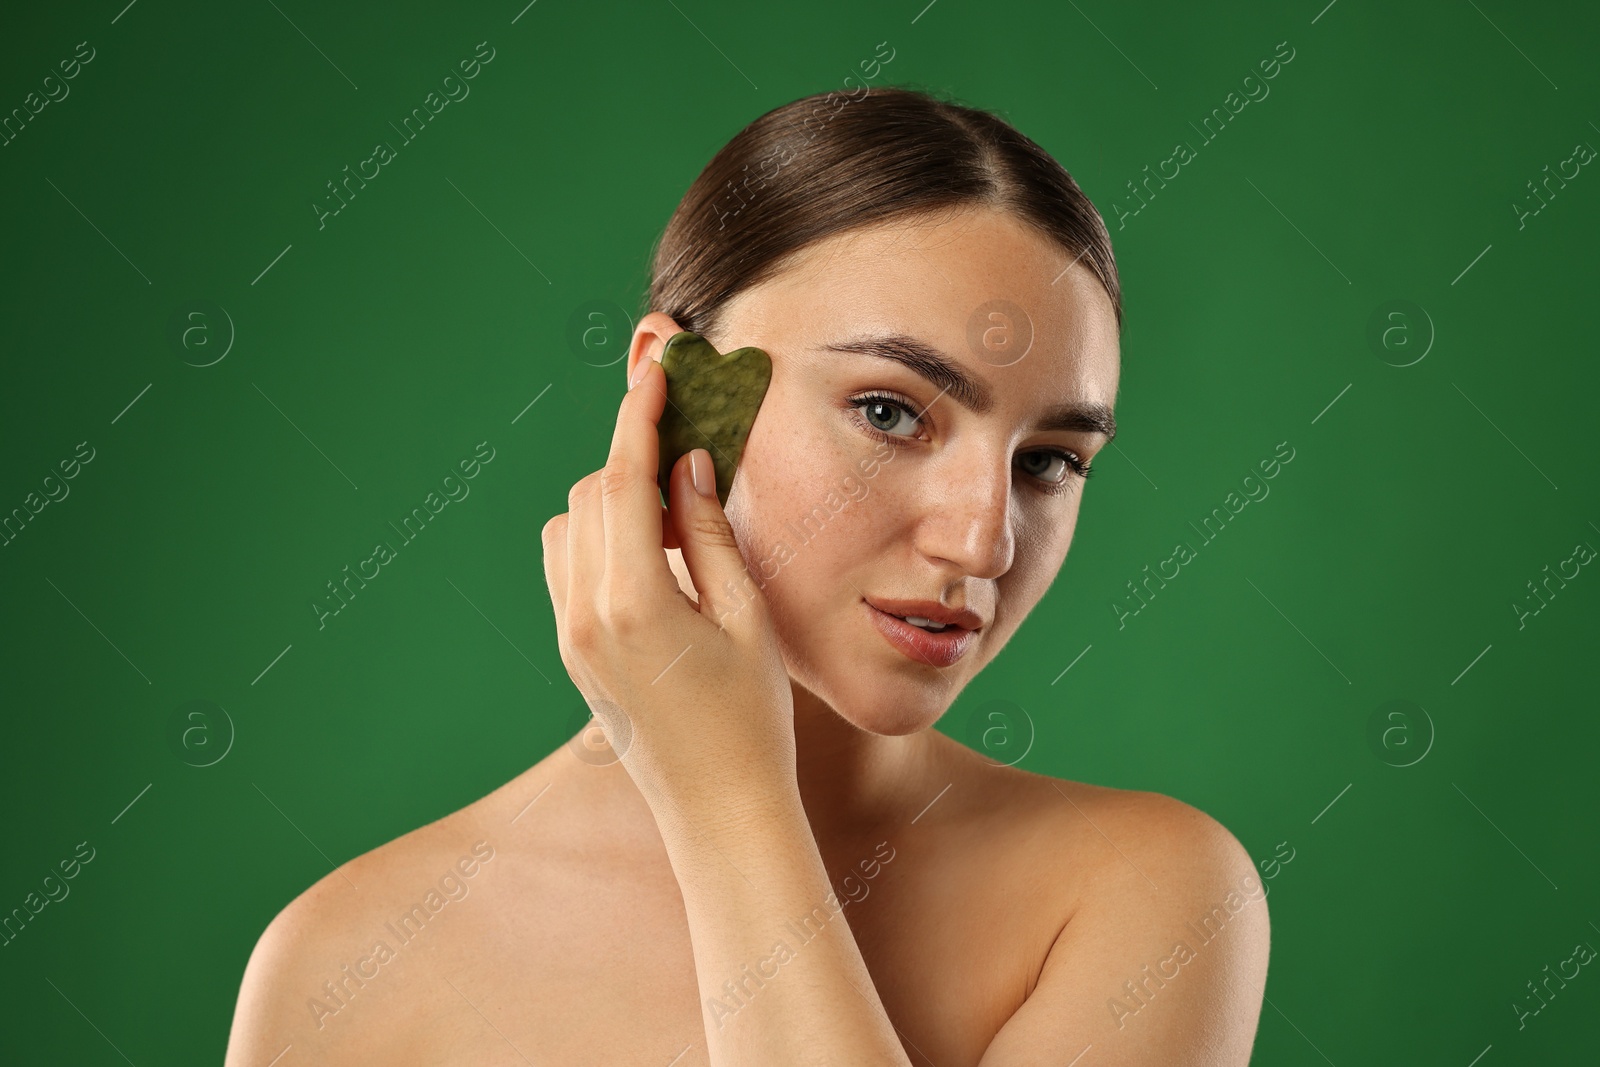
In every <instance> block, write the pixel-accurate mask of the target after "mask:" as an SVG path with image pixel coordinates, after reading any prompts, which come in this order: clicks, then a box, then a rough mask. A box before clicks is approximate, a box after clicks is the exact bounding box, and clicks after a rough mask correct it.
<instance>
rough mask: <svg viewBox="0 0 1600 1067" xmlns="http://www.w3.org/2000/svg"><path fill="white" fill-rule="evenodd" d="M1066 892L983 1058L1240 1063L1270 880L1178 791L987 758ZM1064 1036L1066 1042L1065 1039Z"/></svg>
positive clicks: (1255, 1016)
mask: <svg viewBox="0 0 1600 1067" xmlns="http://www.w3.org/2000/svg"><path fill="white" fill-rule="evenodd" d="M994 770H996V771H997V772H1003V777H996V778H995V779H994V780H993V783H992V788H995V789H997V790H1003V791H1004V793H1005V794H1006V795H1007V796H1008V797H1009V798H1010V805H1009V806H1010V810H1012V811H1013V812H1017V813H1019V814H1020V821H1021V822H1023V823H1024V824H1026V825H1028V826H1030V827H1031V832H1030V840H1031V841H1032V842H1033V851H1034V852H1036V853H1037V855H1038V856H1039V862H1041V863H1043V864H1045V865H1046V866H1048V867H1051V868H1052V869H1053V870H1055V871H1056V872H1057V873H1058V876H1059V877H1060V878H1061V879H1062V880H1063V882H1064V883H1065V884H1070V885H1071V887H1072V889H1071V892H1070V894H1067V895H1065V896H1064V897H1063V898H1061V899H1060V900H1059V901H1058V906H1059V907H1060V909H1061V910H1060V913H1059V916H1058V921H1059V932H1058V934H1057V935H1056V937H1055V940H1054V942H1053V943H1052V944H1051V946H1050V948H1049V951H1048V953H1047V955H1046V957H1045V960H1044V963H1043V966H1042V967H1041V968H1040V972H1039V976H1038V979H1037V981H1036V983H1035V984H1034V985H1033V986H1032V988H1030V990H1029V995H1028V997H1027V999H1026V1000H1025V1001H1024V1003H1023V1004H1022V1006H1021V1007H1020V1008H1019V1009H1018V1010H1017V1011H1016V1012H1015V1014H1014V1015H1013V1016H1012V1017H1011V1019H1010V1020H1009V1021H1007V1023H1006V1025H1005V1026H1004V1027H1002V1028H1001V1030H1000V1032H999V1033H998V1034H997V1035H996V1037H995V1039H994V1041H993V1043H992V1044H991V1046H990V1047H989V1049H988V1050H987V1051H986V1053H985V1055H984V1057H983V1059H982V1061H981V1063H982V1067H1002V1065H1005V1064H1010V1063H1022V1062H1035V1060H1036V1059H1037V1058H1038V1057H1039V1056H1041V1055H1046V1054H1049V1055H1055V1054H1060V1053H1065V1054H1066V1056H1067V1058H1068V1059H1070V1058H1071V1057H1072V1055H1073V1054H1075V1053H1077V1052H1079V1051H1081V1050H1083V1048H1084V1046H1085V1044H1086V1043H1088V1044H1092V1045H1093V1047H1094V1048H1095V1055H1096V1057H1097V1062H1100V1063H1104V1064H1129V1065H1131V1064H1137V1063H1148V1062H1157V1061H1159V1062H1163V1063H1168V1064H1179V1065H1187V1064H1196V1065H1198V1064H1201V1063H1204V1064H1239V1065H1243V1064H1245V1063H1247V1062H1248V1060H1249V1055H1250V1050H1251V1047H1252V1045H1253V1042H1254V1038H1255V1030H1256V1024H1257V1022H1258V1020H1259V1016H1260V1011H1261V1004H1262V997H1263V993H1264V991H1265V985H1266V971H1267V961H1268V955H1269V948H1270V924H1269V921H1268V915H1267V905H1266V895H1267V891H1266V887H1265V885H1264V884H1263V882H1262V880H1261V879H1260V877H1259V876H1258V874H1257V872H1256V868H1255V864H1254V862H1253V860H1252V859H1251V857H1250V855H1249V853H1248V851H1247V850H1246V849H1245V848H1244V846H1243V845H1242V844H1240V842H1239V840H1238V839H1237V837H1235V835H1234V834H1233V833H1232V832H1231V831H1229V830H1228V828H1227V827H1225V826H1223V825H1222V823H1221V822H1219V821H1218V820H1217V819H1216V818H1214V817H1213V816H1211V815H1210V814H1208V813H1207V812H1205V811H1202V810H1201V809H1199V808H1197V807H1195V806H1194V805H1191V804H1187V803H1185V802H1183V801H1181V800H1178V799H1176V798H1174V797H1170V796H1167V795H1165V794H1161V793H1155V792H1149V791H1144V790H1128V789H1115V788H1111V787H1108V786H1099V785H1092V784H1089V783H1084V782H1076V781H1071V780H1067V779H1061V778H1054V777H1050V776H1047V775H1040V774H1035V773H1032V772H1027V771H1022V770H1018V769H1016V768H1004V769H1001V768H994ZM1069 1046H1071V1047H1070V1048H1069Z"/></svg>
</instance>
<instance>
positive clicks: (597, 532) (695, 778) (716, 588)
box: [541, 355, 799, 825]
mask: <svg viewBox="0 0 1600 1067" xmlns="http://www.w3.org/2000/svg"><path fill="white" fill-rule="evenodd" d="M636 372H637V373H642V375H643V376H642V377H640V378H639V379H638V380H637V382H636V383H635V384H633V385H631V386H630V387H629V391H628V392H627V393H626V394H625V395H624V396H623V398H622V404H621V407H620V408H619V410H618V412H617V425H616V430H615V433H614V435H613V437H612V441H611V453H610V455H609V456H608V457H607V458H606V465H605V466H604V467H602V468H601V469H600V470H598V471H595V472H594V473H592V474H589V475H587V476H585V477H584V478H582V479H581V480H580V481H578V482H577V484H575V485H574V486H573V487H572V490H571V491H570V492H569V493H568V495H567V507H568V509H569V510H568V511H567V513H565V514H561V515H557V516H555V517H554V518H553V519H551V520H550V521H549V522H547V523H545V526H544V529H543V531H542V532H541V538H542V540H543V542H544V570H545V581H546V582H547V583H548V584H549V587H550V599H551V602H552V603H553V604H554V606H555V615H556V635H557V640H558V644H559V646H560V650H561V662H562V664H563V665H564V666H565V667H566V668H567V673H568V674H569V675H571V676H572V680H573V682H574V683H575V684H576V685H577V687H578V689H579V690H580V691H581V692H582V693H583V695H584V698H585V700H586V701H587V702H588V704H589V707H590V709H591V710H593V711H594V713H595V715H596V716H597V717H598V718H599V720H600V722H601V724H602V725H603V726H604V727H605V731H606V736H607V737H608V739H609V740H610V742H611V745H612V747H613V748H614V749H615V750H616V752H617V754H618V756H619V757H620V758H621V760H622V764H623V766H624V767H625V768H626V769H627V771H628V773H629V774H630V775H632V777H633V779H634V782H635V783H636V784H637V785H638V786H639V789H640V791H641V792H642V793H643V794H644V796H645V799H646V800H647V802H649V804H650V806H651V809H652V811H654V812H655V813H656V815H657V817H658V819H661V818H675V819H676V818H687V819H688V820H689V821H690V824H691V825H693V824H694V823H695V822H697V821H699V820H700V819H702V818H716V819H719V820H722V819H728V818H729V817H730V816H731V817H733V818H736V819H737V818H741V817H745V816H748V817H760V816H762V815H764V814H765V813H767V812H768V811H771V810H774V808H773V805H774V804H777V805H798V803H799V789H798V786H797V784H796V780H795V760H794V704H793V696H792V693H791V691H790V688H789V676H788V672H787V670H786V669H785V667H784V664H783V658H782V655H781V654H780V652H779V647H778V642H777V637H776V635H775V633H774V631H773V628H772V622H771V616H770V614H769V612H768V608H767V604H766V601H765V599H764V598H763V597H762V595H761V591H760V590H759V589H758V588H757V587H756V585H755V582H754V580H753V579H752V578H751V577H750V575H749V572H748V571H747V570H746V567H745V562H744V557H743V555H742V554H741V553H740V551H739V546H738V544H737V542H736V541H735V540H734V536H733V529H732V527H731V526H730V525H729V523H728V520H727V517H726V515H725V514H724V513H723V510H722V506H721V504H720V503H719V502H718V500H717V497H716V487H715V484H714V478H713V472H712V467H711V459H710V456H709V454H708V453H707V452H706V451H705V450H704V449H695V450H694V451H693V452H691V453H689V454H688V455H686V456H684V457H682V458H681V459H680V460H679V461H678V462H677V464H675V465H674V467H673V469H672V476H671V480H670V483H669V488H668V501H669V505H668V508H667V509H666V510H663V509H662V507H661V496H660V492H659V490H658V488H657V485H656V471H657V466H658V463H659V451H658V449H659V443H658V438H657V430H656V424H657V422H658V421H659V420H660V418H661V413H662V411H663V409H664V408H665V406H666V376H665V372H664V371H662V370H661V368H660V366H659V365H658V363H657V361H656V360H655V359H654V358H652V357H650V356H649V355H645V356H642V357H641V358H640V363H639V365H638V367H637V368H636ZM696 463H697V464H698V465H699V466H698V484H699V485H700V486H701V487H703V489H704V490H705V492H704V493H701V492H697V491H696V489H695V485H696V477H695V470H694V467H693V465H694V464H696ZM664 546H665V547H673V546H676V547H679V548H681V550H682V552H683V559H684V562H685V564H687V566H688V569H689V574H690V577H691V579H692V581H693V584H694V589H695V592H696V593H697V594H698V597H699V603H698V604H697V603H696V602H695V601H694V600H692V599H690V598H689V597H688V596H687V595H686V594H685V593H684V592H683V590H682V589H681V588H679V585H678V580H677V578H676V577H675V576H674V574H673V573H672V569H671V567H669V566H668V564H667V558H666V552H665V551H664ZM663 799H664V800H665V801H666V802H667V804H668V807H667V808H666V809H665V810H663V809H662V808H660V807H658V804H659V803H660V802H661V801H662V800H663Z"/></svg>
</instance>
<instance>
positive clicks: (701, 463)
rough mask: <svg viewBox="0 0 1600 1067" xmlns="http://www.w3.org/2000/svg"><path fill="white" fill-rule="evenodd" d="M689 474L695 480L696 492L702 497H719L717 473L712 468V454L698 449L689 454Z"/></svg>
mask: <svg viewBox="0 0 1600 1067" xmlns="http://www.w3.org/2000/svg"><path fill="white" fill-rule="evenodd" d="M689 474H690V476H692V477H693V478H694V491H695V492H697V493H699V494H700V495H701V496H716V495H717V473H716V471H715V470H713V469H712V466H711V453H710V452H707V451H706V450H705V449H703V448H697V449H695V450H694V451H692V452H690V453H689Z"/></svg>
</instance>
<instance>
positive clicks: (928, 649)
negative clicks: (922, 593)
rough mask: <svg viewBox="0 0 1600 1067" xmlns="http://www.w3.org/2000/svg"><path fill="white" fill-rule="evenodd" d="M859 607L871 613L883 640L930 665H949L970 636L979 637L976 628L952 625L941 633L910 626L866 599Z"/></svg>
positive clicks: (970, 642) (967, 643)
mask: <svg viewBox="0 0 1600 1067" xmlns="http://www.w3.org/2000/svg"><path fill="white" fill-rule="evenodd" d="M861 606H862V607H864V608H866V609H867V613H868V614H869V615H871V616H872V624H873V625H874V626H876V627H877V628H878V632H879V633H881V634H882V635H883V636H884V639H885V640H887V641H888V642H889V643H890V644H891V645H893V646H894V647H895V648H896V649H898V650H899V651H900V652H901V653H903V654H904V655H905V656H906V658H908V659H913V660H916V661H917V662H918V663H925V664H927V665H928V666H930V667H948V666H950V665H951V664H952V663H954V662H955V661H956V660H958V659H960V658H961V657H962V655H963V654H965V652H966V651H967V648H968V646H970V645H971V644H972V640H973V638H975V637H977V636H978V632H977V631H976V630H966V629H962V628H961V627H951V628H950V629H948V630H945V631H944V632H943V633H937V634H936V633H931V632H930V631H928V630H924V629H923V628H922V627H920V626H913V625H911V623H909V622H906V621H905V620H904V619H902V618H900V617H899V616H898V615H890V614H889V613H888V612H886V611H879V610H878V609H877V608H875V607H873V606H872V605H871V604H868V603H867V602H866V601H865V600H863V601H862V602H861Z"/></svg>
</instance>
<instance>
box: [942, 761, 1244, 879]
mask: <svg viewBox="0 0 1600 1067" xmlns="http://www.w3.org/2000/svg"><path fill="white" fill-rule="evenodd" d="M947 747H948V749H949V750H950V751H951V752H953V753H954V755H953V756H951V757H950V758H951V760H952V762H953V765H954V766H955V767H956V768H958V770H959V771H960V772H961V774H962V777H963V779H964V780H965V781H966V782H968V783H970V784H971V785H972V786H973V788H972V789H971V792H972V793H973V802H972V803H971V804H970V805H969V808H970V809H971V811H972V813H973V815H974V816H975V817H979V818H985V819H990V820H1001V819H1003V820H1005V821H1006V822H1008V823H1012V824H1015V825H1018V826H1020V827H1022V828H1023V829H1024V830H1025V832H1026V834H1027V836H1028V837H1029V838H1030V840H1031V842H1032V843H1043V842H1055V843H1056V846H1057V847H1051V848H1047V849H1046V850H1045V851H1046V853H1047V856H1049V857H1055V858H1057V859H1059V860H1061V861H1064V862H1070V863H1071V865H1072V866H1073V868H1074V869H1075V870H1076V871H1079V872H1083V873H1091V872H1092V873H1093V874H1094V875H1095V877H1098V878H1110V879H1113V880H1115V879H1117V878H1119V877H1121V875H1119V874H1118V873H1117V872H1116V871H1115V870H1114V869H1113V868H1116V867H1117V866H1119V865H1120V866H1121V867H1123V868H1124V869H1125V870H1126V869H1127V868H1129V866H1130V864H1131V863H1132V861H1134V860H1135V859H1137V858H1143V859H1145V860H1147V861H1148V865H1149V866H1151V867H1154V868H1157V869H1159V870H1160V871H1161V872H1162V873H1165V874H1167V875H1168V876H1169V878H1171V879H1173V880H1174V881H1175V882H1188V881H1192V880H1193V879H1195V878H1199V877H1202V876H1203V875H1204V874H1205V873H1206V872H1207V871H1208V870H1210V871H1211V872H1212V873H1216V869H1217V868H1218V867H1219V866H1220V867H1221V868H1223V869H1225V870H1226V871H1227V872H1228V873H1232V872H1234V871H1235V870H1243V871H1244V872H1246V873H1248V872H1249V871H1253V870H1254V865H1253V863H1252V862H1251V860H1250V857H1249V854H1248V853H1247V852H1246V851H1245V849H1244V846H1243V845H1241V844H1240V843H1239V841H1238V839H1237V838H1236V837H1235V836H1234V835H1233V833H1232V832H1231V831H1230V830H1228V828H1227V827H1225V826H1223V825H1222V823H1220V822H1219V821H1217V820H1216V819H1215V818H1213V817H1212V816H1211V815H1210V814H1208V813H1207V812H1205V811H1202V810H1201V809H1199V808H1197V807H1194V806H1193V805H1191V804H1187V803H1185V802H1184V801H1181V800H1178V799H1176V798H1175V797H1170V796H1167V795H1166V794H1163V793H1156V792H1150V791H1146V790H1138V789H1118V788H1114V787H1112V786H1103V785H1093V784H1091V783H1088V782H1078V781H1073V780H1071V779H1066V778H1056V777H1053V776H1051V775H1045V774H1038V773H1035V772H1033V771H1027V770H1023V769H1021V768H1018V767H1008V766H997V765H995V764H994V763H993V761H990V760H986V759H985V758H984V757H983V756H980V755H978V754H977V753H975V752H973V751H972V750H971V749H969V748H967V747H966V746H965V745H961V744H960V743H959V742H955V741H949V742H948V746H947Z"/></svg>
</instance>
